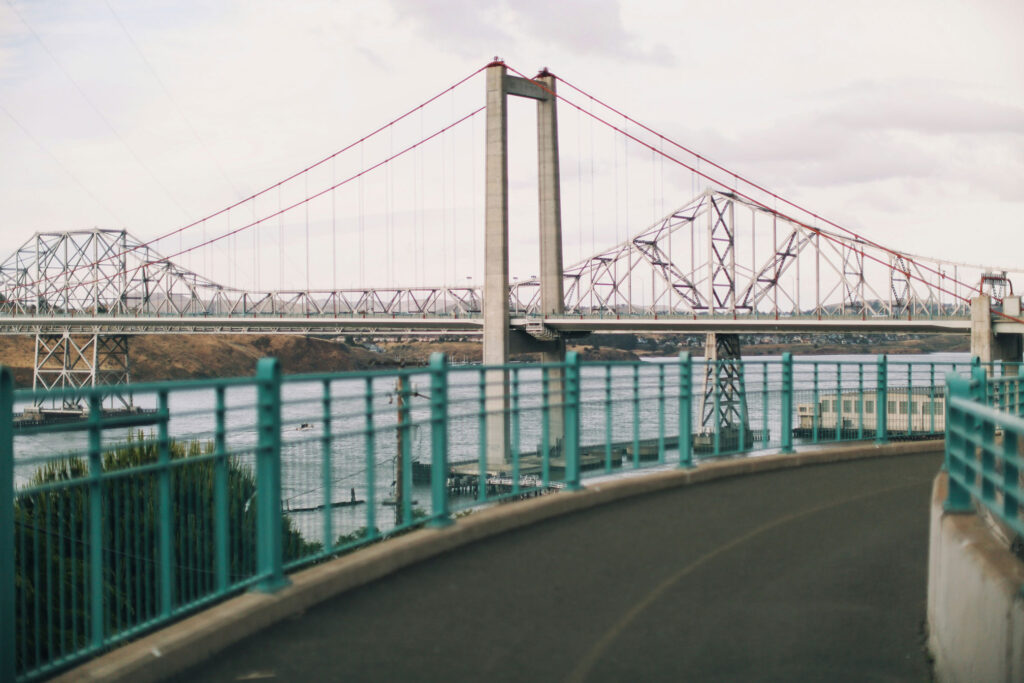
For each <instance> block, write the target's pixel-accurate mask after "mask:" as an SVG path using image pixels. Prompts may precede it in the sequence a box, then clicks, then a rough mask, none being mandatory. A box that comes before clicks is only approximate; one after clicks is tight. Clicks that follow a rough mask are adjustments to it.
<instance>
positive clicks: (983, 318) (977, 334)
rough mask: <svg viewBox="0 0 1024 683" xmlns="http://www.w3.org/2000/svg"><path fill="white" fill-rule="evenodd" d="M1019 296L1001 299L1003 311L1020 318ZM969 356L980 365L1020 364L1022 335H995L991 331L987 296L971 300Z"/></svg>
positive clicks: (990, 304) (990, 309) (990, 308)
mask: <svg viewBox="0 0 1024 683" xmlns="http://www.w3.org/2000/svg"><path fill="white" fill-rule="evenodd" d="M1020 309H1021V305H1020V297H1019V296H1008V297H1005V298H1004V299H1003V311H1004V312H1006V313H1007V314H1009V315H1013V316H1018V317H1019V316H1020V314H1021V310H1020ZM971 355H972V356H976V357H978V358H979V359H981V362H982V363H991V362H994V361H1007V362H1020V361H1021V357H1022V335H1019V334H996V333H995V332H994V331H993V330H992V300H991V298H990V297H989V296H988V295H987V294H982V295H979V296H976V297H974V298H973V299H971Z"/></svg>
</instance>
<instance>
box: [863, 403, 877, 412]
mask: <svg viewBox="0 0 1024 683" xmlns="http://www.w3.org/2000/svg"><path fill="white" fill-rule="evenodd" d="M864 411H865V412H868V413H873V412H875V402H874V401H864Z"/></svg>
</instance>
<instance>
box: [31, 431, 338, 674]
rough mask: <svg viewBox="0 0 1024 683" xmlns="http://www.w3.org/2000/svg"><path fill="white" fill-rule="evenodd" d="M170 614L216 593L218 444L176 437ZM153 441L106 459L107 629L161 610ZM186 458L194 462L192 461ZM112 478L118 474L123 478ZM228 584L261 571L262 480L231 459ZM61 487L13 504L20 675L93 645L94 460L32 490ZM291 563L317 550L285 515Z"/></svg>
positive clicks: (44, 476) (63, 469)
mask: <svg viewBox="0 0 1024 683" xmlns="http://www.w3.org/2000/svg"><path fill="white" fill-rule="evenodd" d="M169 450H170V456H171V460H172V463H174V465H173V466H172V467H171V469H170V476H169V480H170V504H171V510H170V516H169V519H170V522H171V529H170V531H171V558H170V568H171V576H172V581H171V599H172V609H178V608H179V607H183V606H187V605H188V604H189V603H190V602H193V601H195V600H198V599H201V598H203V597H205V596H208V595H212V594H215V593H217V591H218V586H217V576H216V564H215V551H214V478H215V466H214V460H213V459H212V458H203V457H202V456H208V455H209V454H211V453H212V452H213V444H212V443H209V442H208V443H200V442H198V441H191V442H188V443H182V442H177V441H173V440H172V441H171V442H170V444H169ZM158 452H159V450H158V444H157V443H156V442H155V441H154V440H152V439H150V440H146V439H144V438H143V435H142V434H141V433H140V434H139V435H138V436H137V437H136V438H134V439H132V438H129V440H128V442H127V443H125V444H124V445H122V446H121V447H118V448H117V449H115V450H112V451H110V452H107V453H105V454H104V455H103V471H104V473H105V476H104V479H103V482H102V484H101V495H102V506H101V509H102V515H101V523H100V533H101V534H102V539H103V541H102V551H101V553H102V578H101V581H102V586H103V588H102V591H103V601H104V604H103V608H102V609H103V623H104V631H105V633H106V634H108V635H109V634H115V633H118V632H120V631H124V630H126V629H129V628H132V627H134V626H137V625H139V624H144V623H145V622H147V621H150V620H152V619H154V618H157V617H159V616H160V615H161V607H160V605H161V582H160V572H161V565H162V564H163V563H162V562H161V557H160V549H159V529H158V522H159V519H160V517H159V503H158V501H159V495H158V487H159V479H160V475H159V470H158V469H156V468H154V467H152V466H153V465H154V464H155V463H156V462H157V458H158ZM190 460H194V461H193V462H190ZM113 473H123V474H121V475H116V474H113ZM225 473H226V480H227V510H228V520H227V529H228V535H229V538H228V577H227V579H228V585H229V586H230V585H232V584H236V583H238V582H241V581H244V580H246V579H248V578H250V577H252V576H253V574H255V571H256V508H257V506H258V504H259V501H258V500H256V497H255V495H256V481H255V477H254V474H253V472H252V470H251V469H250V468H249V467H248V466H246V465H244V464H241V463H238V462H236V461H233V460H232V459H231V458H229V459H228V460H227V464H226V467H225ZM58 482H60V483H61V485H60V486H59V487H54V488H47V489H46V490H43V491H39V492H36V493H24V492H23V493H20V494H18V495H17V496H16V498H15V503H14V514H15V552H14V555H15V558H14V560H15V568H16V569H15V603H16V604H15V610H16V629H17V634H18V648H17V657H18V669H19V670H20V671H25V670H29V669H32V668H35V667H37V666H39V665H41V664H44V663H47V662H50V661H53V660H55V659H59V658H60V657H62V656H63V655H66V654H70V653H74V652H76V651H78V650H80V649H82V648H85V647H87V646H88V644H89V643H90V642H91V640H90V637H89V634H90V623H91V616H90V615H91V612H92V604H91V599H90V586H91V577H90V572H89V566H90V557H91V555H92V544H91V538H90V533H91V531H90V518H89V514H88V512H89V491H90V481H89V472H88V462H87V460H86V459H84V458H71V459H65V460H60V461H55V462H52V463H48V464H47V465H45V466H44V467H41V468H40V469H39V470H37V471H36V473H35V474H34V475H33V477H32V479H31V481H30V483H29V487H28V488H35V487H49V486H52V485H53V484H54V483H58ZM282 525H283V529H282V531H283V542H284V549H285V558H284V560H285V562H287V561H289V560H293V559H297V558H300V557H307V556H310V555H313V554H316V553H318V552H319V551H320V550H321V546H320V544H318V543H309V542H306V541H305V540H304V539H303V538H302V536H301V535H300V534H299V532H298V531H297V530H296V529H295V527H294V526H293V525H292V523H291V521H290V520H289V519H288V518H286V517H284V518H282Z"/></svg>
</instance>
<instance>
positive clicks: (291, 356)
mask: <svg viewBox="0 0 1024 683" xmlns="http://www.w3.org/2000/svg"><path fill="white" fill-rule="evenodd" d="M892 336H893V337H894V338H890V339H880V338H867V337H863V336H862V337H861V338H856V339H854V338H851V339H849V340H846V341H840V340H837V339H829V338H827V337H825V336H818V337H813V338H810V339H807V340H802V341H791V342H783V341H778V342H767V343H758V344H754V343H748V342H747V341H746V340H744V345H743V354H744V355H745V356H758V355H776V354H780V353H782V352H783V351H791V352H793V353H794V354H798V355H819V354H835V353H870V354H876V353H889V354H896V353H929V352H933V351H966V350H968V339H967V337H966V335H948V334H947V335H941V334H940V335H914V337H913V338H908V336H907V335H892ZM751 341H753V340H751ZM760 341H765V340H760ZM703 343H704V340H703V337H701V336H696V335H662V336H654V335H609V334H605V335H592V336H591V337H585V338H582V339H579V340H576V341H575V343H573V344H571V345H570V346H569V348H570V349H573V350H576V351H579V353H580V356H581V357H582V358H583V359H584V360H635V359H637V358H639V357H641V356H652V355H653V356H673V355H676V354H678V353H679V352H680V351H683V350H689V351H690V353H691V354H693V355H694V356H702V355H703V353H704V347H703ZM369 346H371V347H372V349H373V350H370V349H368V348H365V347H364V346H362V345H361V344H358V343H348V344H346V343H342V342H340V341H327V340H323V339H315V338H310V337H300V336H286V335H242V334H236V335H201V334H196V335H180V336H178V335H139V336H136V337H132V338H131V340H130V342H129V349H130V353H131V363H132V379H133V380H135V381H140V382H144V381H151V380H163V379H197V378H205V377H233V376H244V375H251V374H252V373H253V372H254V371H255V368H256V361H257V360H258V359H260V358H262V357H264V356H273V357H276V358H279V359H281V366H282V369H283V371H284V372H285V373H286V374H295V373H302V372H342V371H345V370H362V369H368V368H374V367H393V366H396V365H399V364H400V363H404V364H405V365H410V366H418V365H425V364H426V363H427V360H428V359H429V357H430V354H431V353H433V352H435V351H442V352H444V353H446V354H448V357H449V359H450V361H451V362H453V363H479V362H480V357H481V345H480V341H479V340H469V341H467V340H462V341H436V340H432V341H414V340H403V341H391V342H378V343H377V344H375V345H369ZM34 352H35V348H34V343H33V339H32V337H27V336H26V337H8V336H0V364H3V365H7V366H9V367H11V368H12V369H13V370H14V378H15V383H16V385H17V386H18V387H28V386H31V384H32V363H33V355H34ZM513 360H520V361H533V360H537V356H536V354H524V355H520V356H514V357H513Z"/></svg>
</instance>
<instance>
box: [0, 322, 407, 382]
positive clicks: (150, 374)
mask: <svg viewBox="0 0 1024 683" xmlns="http://www.w3.org/2000/svg"><path fill="white" fill-rule="evenodd" d="M128 348H129V354H130V355H131V375H132V380H134V381H139V382H146V381H151V380H164V379H197V378H205V377H233V376H243V375H251V374H253V372H255V369H256V361H257V360H258V359H260V358H262V357H264V356H273V357H276V358H280V359H281V368H282V370H283V371H284V372H285V373H286V374H295V373H302V372H341V371H344V370H360V369H365V368H372V367H377V366H390V365H395V364H396V361H395V360H394V359H393V358H389V357H387V356H384V355H382V354H379V353H374V352H373V351H368V350H367V349H364V348H363V347H361V346H355V345H352V346H349V345H347V344H343V343H340V342H339V343H335V342H330V341H324V340H321V339H313V338H309V337H297V336H295V337H293V336H284V335H259V336H257V335H242V334H237V335H200V334H196V335H162V334H160V335H139V336H136V337H132V338H131V339H130V341H129V347H128ZM34 353H35V345H34V341H33V339H32V337H6V336H5V337H0V364H3V365H7V366H9V367H11V368H12V369H13V370H14V379H15V383H16V385H17V386H18V387H28V386H31V385H32V365H33V356H34Z"/></svg>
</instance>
